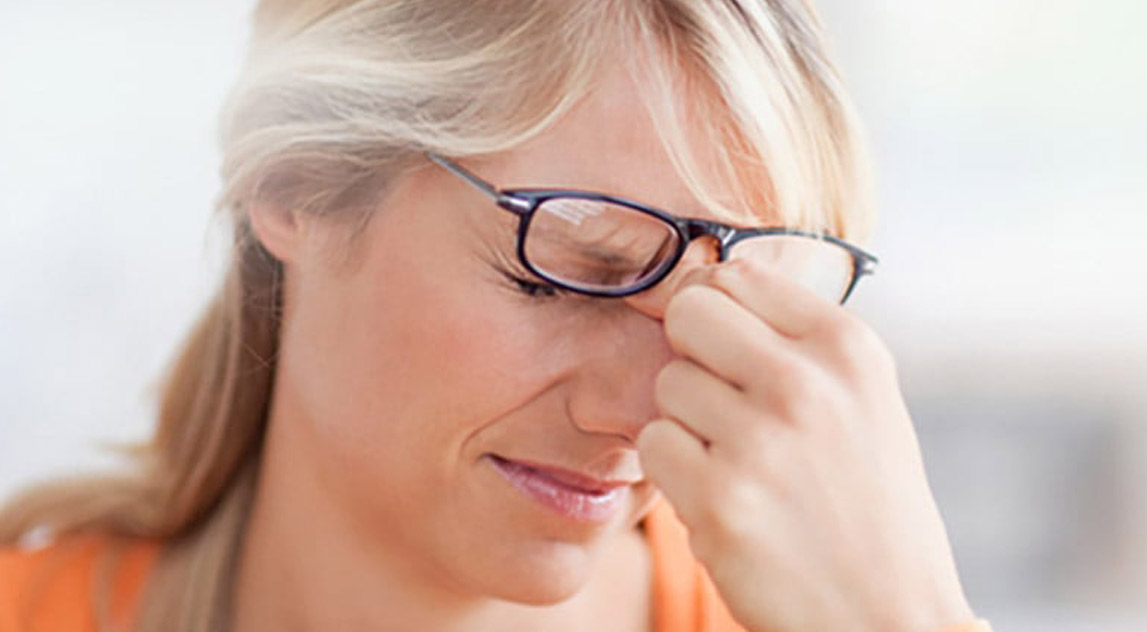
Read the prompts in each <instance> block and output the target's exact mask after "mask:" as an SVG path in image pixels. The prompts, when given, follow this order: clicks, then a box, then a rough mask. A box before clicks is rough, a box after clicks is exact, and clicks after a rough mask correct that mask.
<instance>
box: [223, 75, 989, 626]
mask: <svg viewBox="0 0 1147 632" xmlns="http://www.w3.org/2000/svg"><path fill="white" fill-rule="evenodd" d="M637 89H638V88H637V86H636V85H635V84H634V82H633V80H632V79H631V78H630V77H629V76H628V75H626V74H625V73H624V72H623V71H620V70H617V71H615V72H612V73H610V74H607V75H606V76H604V77H603V79H602V81H601V82H600V85H599V87H598V90H597V91H596V92H595V94H594V95H593V96H592V97H591V98H590V99H588V100H587V101H585V102H584V103H582V104H581V105H580V106H579V107H577V108H576V109H575V110H574V111H572V112H571V113H570V114H569V115H568V116H567V117H565V118H564V119H563V120H561V121H560V122H559V123H558V124H557V125H555V126H554V127H553V128H551V129H549V130H547V131H546V132H545V133H543V134H541V135H540V136H538V137H537V138H536V139H534V140H533V141H531V142H530V143H527V144H526V145H524V146H522V147H519V148H516V149H513V150H511V151H506V152H503V153H500V154H496V155H491V156H487V157H483V158H482V159H481V160H470V161H465V162H466V165H467V166H468V167H470V168H473V169H474V170H476V171H478V172H480V173H481V174H482V175H483V176H484V177H486V178H488V179H489V180H491V181H493V182H496V183H498V184H499V185H502V186H505V187H507V188H509V187H514V186H564V187H573V188H579V189H587V190H597V191H603V192H610V193H614V194H617V195H622V196H625V197H628V198H631V199H635V200H641V201H644V202H646V203H649V204H652V205H655V206H659V207H661V208H666V209H670V210H673V211H675V212H678V213H680V214H683V215H691V216H697V217H705V216H706V212H705V211H704V209H703V208H701V207H700V204H699V203H698V202H697V201H696V199H694V198H693V196H692V195H691V194H690V193H689V191H688V190H687V188H686V187H685V185H684V183H682V182H681V181H680V179H679V177H678V176H677V174H676V171H675V170H674V169H673V166H672V164H671V163H670V161H669V159H668V157H667V156H666V154H665V152H664V150H663V149H662V147H661V145H660V142H659V141H658V139H657V136H656V133H655V131H654V129H653V126H652V124H651V122H650V120H649V118H648V115H647V114H646V112H645V110H644V108H643V106H642V104H641V103H640V101H639V99H638V98H637V97H636V96H634V95H635V94H636V91H637ZM252 222H253V225H254V226H255V229H256V232H257V234H258V236H259V238H260V240H261V241H262V242H263V243H264V244H265V245H266V246H267V248H268V249H269V250H270V251H271V252H273V253H274V254H275V255H276V256H277V257H278V258H280V259H281V260H282V261H283V262H284V263H285V266H286V271H287V280H286V283H287V286H286V287H287V292H286V305H285V315H284V326H283V340H282V352H281V357H280V359H279V374H278V376H277V381H276V388H275V392H274V398H273V404H272V409H271V417H270V434H269V438H268V442H267V445H266V449H265V457H264V469H263V471H262V472H261V477H260V481H259V488H258V493H257V497H256V503H255V507H254V510H253V515H252V519H251V523H250V526H249V530H248V533H247V535H246V540H245V544H244V548H243V552H242V556H241V562H240V572H239V575H238V581H237V593H236V601H235V629H236V630H244V631H259V630H275V631H276V632H279V631H288V632H289V631H293V630H299V631H304V630H332V629H351V630H360V629H361V630H368V629H369V630H412V629H417V630H427V631H441V632H447V631H458V632H463V631H465V632H483V631H486V630H507V629H538V630H552V631H556V632H563V631H565V630H571V631H572V630H586V629H591V630H601V631H603V632H604V631H607V630H608V631H619V632H637V631H640V630H649V629H650V627H649V626H650V621H649V609H650V591H649V581H650V568H649V560H648V552H647V551H646V549H645V544H644V540H643V539H642V538H641V536H640V533H639V532H638V531H637V530H636V525H637V524H638V522H639V521H640V520H641V518H642V517H643V516H644V515H645V513H646V512H647V511H648V509H649V507H650V506H651V503H652V502H653V501H654V500H655V496H656V493H657V492H656V491H655V488H660V489H661V490H662V491H663V493H664V494H665V496H666V498H668V500H669V501H670V502H671V503H672V504H673V505H674V506H675V508H676V509H677V511H678V513H679V515H680V516H681V517H682V519H683V520H684V521H685V522H686V524H687V526H689V527H690V530H691V533H692V544H693V546H694V551H695V553H696V554H697V555H698V557H699V559H700V560H701V561H702V562H703V563H704V564H706V566H707V567H708V569H709V570H710V572H711V574H712V576H713V578H714V580H715V582H716V584H717V587H718V589H719V590H720V592H721V594H722V596H723V597H724V599H725V600H726V602H727V603H728V605H729V607H730V610H731V611H732V612H733V614H734V615H735V616H736V617H737V618H738V620H739V621H741V622H742V623H743V624H744V625H745V627H746V628H747V629H749V630H752V631H754V632H756V631H761V632H764V631H765V630H769V631H771V632H778V631H785V630H792V631H794V632H796V631H798V630H800V631H802V632H806V631H812V630H841V629H848V630H883V631H893V632H899V631H901V630H903V631H905V632H926V631H927V630H936V629H941V628H943V627H947V626H953V625H957V624H961V623H966V622H968V621H970V620H972V619H973V618H974V617H973V616H972V613H971V610H970V608H968V606H967V603H966V601H965V600H964V597H963V594H962V590H961V588H960V585H959V580H958V578H957V577H956V574H955V568H954V565H953V564H952V560H951V553H950V551H949V549H948V543H947V537H946V535H945V533H944V529H943V525H942V523H941V522H940V519H939V516H938V514H937V512H936V509H935V505H934V503H933V501H932V497H931V493H930V491H929V490H928V487H927V482H926V480H925V479H924V474H923V469H922V467H921V465H920V461H919V452H918V449H917V447H916V442H915V437H914V436H913V434H912V429H911V423H910V420H909V419H908V416H907V413H906V412H905V409H904V406H903V402H902V399H901V397H900V394H899V391H898V388H897V386H896V380H895V371H894V368H893V365H892V361H891V359H890V358H889V357H888V354H887V351H886V350H885V348H884V346H883V345H882V343H881V342H880V341H879V340H878V339H876V337H875V335H874V334H872V332H871V330H869V329H868V328H867V327H866V326H865V325H864V324H863V323H861V322H860V321H858V320H857V319H856V318H855V317H853V316H851V315H849V314H848V312H846V311H844V310H843V309H842V308H840V307H839V306H836V305H833V304H830V303H826V302H823V301H820V300H819V299H817V298H816V297H815V296H812V295H810V294H808V293H807V292H804V291H803V290H801V288H799V287H796V286H793V285H792V284H790V283H788V282H786V281H785V280H784V279H777V278H773V277H772V276H770V274H769V272H768V271H767V270H761V269H758V268H756V267H754V266H751V265H743V264H722V265H720V266H707V265H703V264H704V262H705V261H707V260H708V259H709V258H710V253H707V252H706V251H705V246H704V245H703V244H700V243H696V244H694V245H693V246H691V247H690V251H689V253H688V256H687V260H686V262H685V263H683V264H682V265H681V266H680V268H679V269H678V270H676V271H675V272H674V274H673V275H672V276H671V277H670V278H669V279H667V280H666V281H665V282H663V283H662V284H660V285H658V286H657V287H655V288H653V289H651V290H649V291H647V292H645V293H642V294H639V295H636V296H634V297H631V298H628V299H625V300H601V299H586V298H582V297H558V298H549V299H539V298H532V297H529V296H526V295H524V294H522V293H521V292H520V291H519V289H518V288H516V287H515V286H514V284H513V283H512V282H508V281H507V280H506V278H505V276H504V274H503V273H502V272H503V269H504V268H506V267H508V266H509V267H512V266H513V265H514V261H515V259H514V256H513V252H512V248H513V237H512V234H513V232H512V231H513V225H514V220H513V218H511V217H510V216H509V214H508V213H506V212H505V211H502V210H500V209H498V208H496V207H493V206H492V205H491V204H490V203H489V202H488V201H486V200H485V199H483V198H482V197H481V196H480V195H479V194H477V193H476V192H474V191H473V190H471V189H469V188H468V187H466V186H465V185H463V184H461V183H459V182H458V181H457V180H456V179H453V178H452V176H450V175H448V174H445V173H443V172H442V171H441V170H440V169H436V168H433V167H428V168H426V169H422V170H419V171H417V172H415V173H413V174H411V175H410V176H409V177H408V178H405V179H404V180H403V181H402V182H400V183H399V184H398V185H397V187H396V189H395V190H393V191H392V192H391V194H390V196H389V197H388V198H387V200H386V201H385V202H384V203H383V204H382V206H381V207H380V208H379V209H378V212H377V213H376V214H375V216H374V217H373V218H372V220H371V223H370V224H369V225H368V226H367V229H366V230H365V231H364V233H363V234H362V235H361V236H360V237H359V239H358V241H357V242H356V244H355V245H354V252H353V253H352V256H350V257H349V258H347V261H343V260H342V259H343V258H342V257H337V256H335V257H332V254H331V248H332V244H337V243H340V242H339V240H338V239H337V238H335V237H333V234H334V233H333V232H332V231H334V229H332V228H331V227H329V226H326V225H324V224H323V223H322V222H321V221H318V220H315V219H313V218H309V217H305V216H301V215H298V214H296V213H293V212H291V210H290V209H273V208H260V209H255V210H254V211H253V213H252ZM762 223H764V221H762ZM491 455H496V456H500V457H506V458H511V459H522V460H529V461H532V462H540V463H544V464H549V465H554V466H560V467H563V468H566V469H572V470H576V471H579V472H582V473H585V474H590V475H593V476H595V477H598V478H601V479H611V480H625V481H629V482H630V483H631V484H629V485H628V487H627V488H626V499H625V503H624V507H623V508H622V510H621V511H619V512H618V514H617V515H616V516H615V517H614V518H613V519H611V520H609V521H608V522H605V523H595V524H588V523H583V522H576V521H571V520H569V519H567V518H566V517H563V516H558V515H555V514H554V513H553V512H551V511H548V510H547V509H545V508H543V507H539V506H538V504H537V503H535V502H532V501H530V500H528V499H526V498H524V497H523V496H522V495H521V494H520V493H518V492H517V491H516V490H514V489H512V488H510V487H509V486H508V485H507V484H506V481H505V480H504V479H503V478H502V477H500V476H499V475H498V474H497V472H496V471H495V469H494V468H493V467H491V465H490V463H491Z"/></svg>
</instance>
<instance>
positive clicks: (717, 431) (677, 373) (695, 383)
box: [654, 359, 754, 445]
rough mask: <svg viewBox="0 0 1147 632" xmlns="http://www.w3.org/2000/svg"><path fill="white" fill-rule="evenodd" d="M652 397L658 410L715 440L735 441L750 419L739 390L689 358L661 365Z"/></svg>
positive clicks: (728, 442)
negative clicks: (662, 366)
mask: <svg viewBox="0 0 1147 632" xmlns="http://www.w3.org/2000/svg"><path fill="white" fill-rule="evenodd" d="M654 399H655V401H656V403H657V406H658V408H660V410H661V412H662V414H664V415H666V416H668V417H672V418H673V419H674V420H675V421H677V422H679V423H681V424H683V425H685V426H686V427H687V428H688V429H689V430H690V431H692V432H694V433H696V434H697V435H699V436H701V437H704V438H706V439H708V440H709V441H711V442H713V443H716V444H723V445H724V444H729V445H731V444H734V443H736V441H737V437H738V436H739V435H740V434H743V431H744V427H745V426H746V425H747V424H749V423H752V420H753V419H754V415H753V411H752V409H751V407H750V406H749V404H748V403H747V402H746V401H745V396H744V394H743V393H742V392H741V391H740V390H738V389H737V388H736V387H734V386H733V385H732V384H730V383H729V382H727V381H726V380H724V379H722V378H720V377H718V376H716V375H714V374H713V373H711V372H710V371H708V370H706V369H705V368H703V367H701V366H699V365H698V364H696V363H694V362H692V361H691V360H686V359H677V360H673V361H672V362H670V363H669V364H667V365H665V367H664V368H662V369H661V372H660V373H658V375H657V382H656V384H655V385H654Z"/></svg>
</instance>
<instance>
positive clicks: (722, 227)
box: [426, 152, 879, 305]
mask: <svg viewBox="0 0 1147 632" xmlns="http://www.w3.org/2000/svg"><path fill="white" fill-rule="evenodd" d="M426 157H427V158H429V159H430V160H431V161H432V162H434V163H435V164H437V165H439V166H440V167H442V168H444V169H446V170H447V171H449V172H450V173H453V174H454V175H456V176H458V177H460V178H462V179H463V180H465V181H466V182H467V183H468V184H470V185H471V186H472V187H474V188H475V189H477V190H479V191H481V192H482V193H483V194H485V195H486V196H487V197H489V198H490V199H491V200H493V201H494V203H495V204H497V205H498V206H500V207H501V208H503V209H505V210H507V211H509V212H511V213H514V214H515V215H517V216H518V218H519V221H518V235H517V247H516V249H517V253H518V259H519V260H520V261H521V262H522V265H523V266H525V267H526V269H527V270H529V271H530V272H531V273H533V274H535V275H537V276H538V277H539V278H541V279H544V280H545V281H546V282H547V283H551V284H553V285H554V286H556V287H560V288H562V289H564V290H568V291H570V292H575V293H577V294H584V295H587V296H596V297H603V298H620V297H624V296H631V295H633V294H637V293H638V292H642V291H644V290H647V289H649V288H651V287H653V286H654V285H656V284H657V283H659V282H661V281H662V280H663V279H665V277H667V276H669V273H671V272H672V271H673V269H674V268H675V267H677V264H678V262H680V261H681V257H682V256H684V254H685V250H686V249H687V248H688V247H689V243H690V242H692V241H693V240H694V239H697V238H700V237H706V236H711V237H713V238H715V239H716V241H717V244H718V259H717V260H718V261H726V260H727V258H728V254H729V250H730V249H731V248H732V247H733V246H735V245H736V244H737V243H738V242H741V241H744V240H745V239H749V238H752V237H761V236H768V235H779V236H790V237H804V238H808V239H815V240H818V241H825V242H828V243H831V244H834V245H836V246H839V247H841V248H843V249H845V250H846V251H848V253H849V254H850V255H851V257H852V265H853V270H852V279H851V280H850V281H849V284H848V288H847V289H846V290H845V291H844V295H843V296H842V297H841V299H840V304H842V305H843V304H844V302H845V301H847V300H848V297H849V296H851V295H852V291H853V289H855V288H856V284H857V283H858V282H859V281H860V279H861V277H863V276H865V275H868V274H872V273H873V271H874V270H875V269H876V264H877V263H878V261H879V260H878V259H877V258H876V257H875V256H874V255H872V254H870V253H868V252H866V251H864V250H863V249H861V248H860V247H858V246H855V245H853V244H850V243H848V242H846V241H844V240H842V239H838V238H836V237H833V236H832V235H824V234H820V233H814V232H810V231H803V230H799V229H795V228H783V227H771V228H741V227H737V226H732V225H729V224H723V223H721V222H714V221H710V220H704V219H697V218H691V217H678V216H676V215H673V214H672V213H669V212H667V211H663V210H661V209H658V208H654V207H652V206H647V205H645V204H641V203H640V202H634V201H632V200H627V199H625V198H620V197H616V196H613V195H607V194H604V193H596V192H593V191H579V190H576V189H534V188H528V189H499V188H498V187H496V186H494V185H493V184H491V183H490V182H487V181H486V180H484V179H482V178H481V177H480V176H478V175H477V174H475V173H473V172H472V171H470V170H468V169H466V168H465V167H463V166H462V165H459V164H458V163H456V162H454V161H452V160H450V159H448V158H446V157H444V156H442V155H440V154H436V153H433V152H427V153H426ZM560 198H567V199H580V200H593V201H597V202H608V203H610V204H616V205H619V206H624V207H627V208H630V209H633V210H635V211H639V212H641V213H644V214H646V215H649V216H651V217H654V218H656V219H658V220H660V221H662V222H663V223H665V224H667V225H668V226H670V227H672V228H673V230H674V231H675V232H676V233H677V235H678V237H679V239H678V243H677V248H676V251H675V252H674V253H673V254H672V255H671V256H670V257H669V259H668V260H667V263H664V264H662V265H661V268H662V269H661V270H660V271H659V272H657V273H656V274H654V275H651V276H650V277H649V278H647V279H645V280H643V281H642V282H640V283H637V284H634V285H632V286H627V287H621V288H616V289H602V290H591V289H587V288H583V287H578V286H575V285H570V284H568V283H565V282H563V281H562V280H561V279H559V278H555V277H553V276H551V275H549V274H546V273H545V272H544V271H542V270H539V269H538V268H536V267H535V266H534V265H533V264H532V263H530V260H529V257H527V256H526V234H527V232H528V231H529V227H530V222H531V221H532V220H533V217H534V212H535V211H537V210H538V208H539V207H540V206H541V205H542V203H544V202H548V201H550V200H555V199H560Z"/></svg>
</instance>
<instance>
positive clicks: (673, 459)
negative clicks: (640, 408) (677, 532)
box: [637, 419, 709, 514]
mask: <svg viewBox="0 0 1147 632" xmlns="http://www.w3.org/2000/svg"><path fill="white" fill-rule="evenodd" d="M637 453H638V456H639V458H640V459H641V469H642V470H643V471H644V472H645V475H646V477H647V478H648V479H649V480H650V481H651V482H652V483H653V484H654V485H656V486H657V487H658V488H660V489H661V492H662V493H663V494H665V497H666V498H667V499H668V500H669V502H670V503H671V504H672V505H673V506H674V507H675V508H676V509H677V511H678V512H680V513H683V514H692V513H694V510H695V509H696V507H697V505H698V504H699V503H700V502H702V501H703V499H702V498H700V496H701V494H700V490H702V489H704V486H703V481H704V479H705V477H706V472H707V470H708V461H709V454H708V450H707V449H706V447H705V445H704V443H703V442H702V440H701V439H700V438H699V437H697V436H696V435H693V434H691V433H690V432H689V431H688V430H686V429H685V428H683V427H682V426H681V425H680V424H678V423H676V422H674V421H671V420H668V419H657V420H654V421H651V422H649V423H648V424H646V425H645V428H644V429H642V431H641V434H640V435H638V437H637Z"/></svg>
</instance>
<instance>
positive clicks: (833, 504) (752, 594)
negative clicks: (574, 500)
mask: <svg viewBox="0 0 1147 632" xmlns="http://www.w3.org/2000/svg"><path fill="white" fill-rule="evenodd" d="M704 274H705V275H707V276H705V277H703V278H701V279H700V280H699V282H697V283H691V284H689V285H687V286H686V287H684V288H683V289H681V290H680V291H679V292H677V293H676V294H675V295H674V297H673V298H672V299H671V300H670V302H669V304H668V306H667V308H666V312H665V322H664V324H665V330H666V336H667V337H668V340H669V344H670V345H671V346H672V348H673V349H674V351H675V352H676V354H678V356H679V357H678V358H676V359H674V360H673V361H672V362H670V363H669V364H668V365H666V366H665V368H664V369H663V370H662V371H661V373H660V375H659V376H658V380H657V385H656V401H657V404H658V406H659V408H660V409H661V414H662V415H664V417H665V418H664V419H659V420H655V421H653V422H651V423H650V424H648V425H647V426H646V427H645V429H644V430H643V432H642V434H641V436H640V437H639V439H638V449H639V451H640V454H641V460H642V464H643V466H644V469H645V471H646V474H647V475H648V476H649V478H650V479H651V480H652V481H653V482H654V483H655V484H656V485H657V486H658V487H660V489H661V490H662V492H663V493H664V495H665V496H666V498H667V499H668V500H669V502H670V503H671V504H672V505H673V507H674V509H675V510H676V512H677V514H678V516H679V517H680V518H681V520H682V521H683V522H684V523H685V525H686V526H687V527H688V528H689V533H690V545H691V547H692V548H693V552H694V554H695V555H696V556H697V558H698V559H699V560H700V561H701V563H702V564H703V565H704V566H705V567H706V569H707V570H708V572H709V574H710V576H711V577H712V579H713V582H714V584H715V585H716V587H717V589H718V591H719V592H720V593H721V595H722V597H723V598H724V600H725V603H726V604H727V605H728V606H729V609H730V611H731V612H732V614H733V616H734V617H735V618H736V619H737V620H738V621H739V622H740V623H741V624H742V625H744V626H746V627H747V628H749V629H750V630H756V631H761V632H766V631H767V632H814V631H826V632H827V631H830V630H831V631H854V630H855V631H877V630H879V631H881V632H900V631H903V632H928V631H930V630H939V629H943V628H945V627H951V626H955V625H960V624H965V623H969V622H971V621H973V620H974V619H975V616H974V615H973V614H972V611H971V608H970V607H969V606H968V603H967V601H966V599H965V597H964V595H963V590H962V588H961V586H960V582H959V578H958V577H957V573H956V569H955V564H954V562H953V559H952V553H951V549H950V546H949V544H948V538H947V534H946V532H945V530H944V525H943V523H942V522H941V519H940V516H939V512H938V511H937V508H936V505H935V502H934V500H933V498H932V494H931V491H930V490H929V488H928V483H927V480H926V478H925V473H924V467H923V463H922V460H921V457H920V451H919V447H918V445H917V442H916V437H915V433H914V431H913V429H912V423H911V419H910V418H909V415H908V412H907V410H906V408H905V405H904V402H903V399H902V397H901V395H900V391H899V387H898V385H897V378H896V370H895V367H894V363H893V360H892V358H891V355H890V353H889V352H888V350H887V348H886V347H885V346H884V344H883V343H882V342H881V341H880V340H879V339H878V338H877V336H876V334H875V333H874V332H873V331H872V330H871V329H869V328H868V327H867V326H866V325H865V324H863V323H862V322H861V321H860V320H859V319H858V318H856V317H855V316H853V315H852V314H850V313H849V312H847V311H846V310H844V309H843V308H842V307H840V306H839V305H836V304H833V303H831V302H829V301H826V300H824V299H822V298H820V297H818V296H816V295H815V294H813V293H811V292H809V291H808V290H806V289H804V288H802V287H800V286H798V285H796V284H794V283H792V282H791V281H789V280H787V279H784V278H781V277H779V276H777V275H776V274H773V273H771V272H770V271H769V270H768V269H767V268H765V267H764V266H761V265H759V264H754V263H752V262H749V261H730V262H727V263H724V264H721V265H718V266H715V267H711V268H709V269H708V271H707V272H705V273H704Z"/></svg>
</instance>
